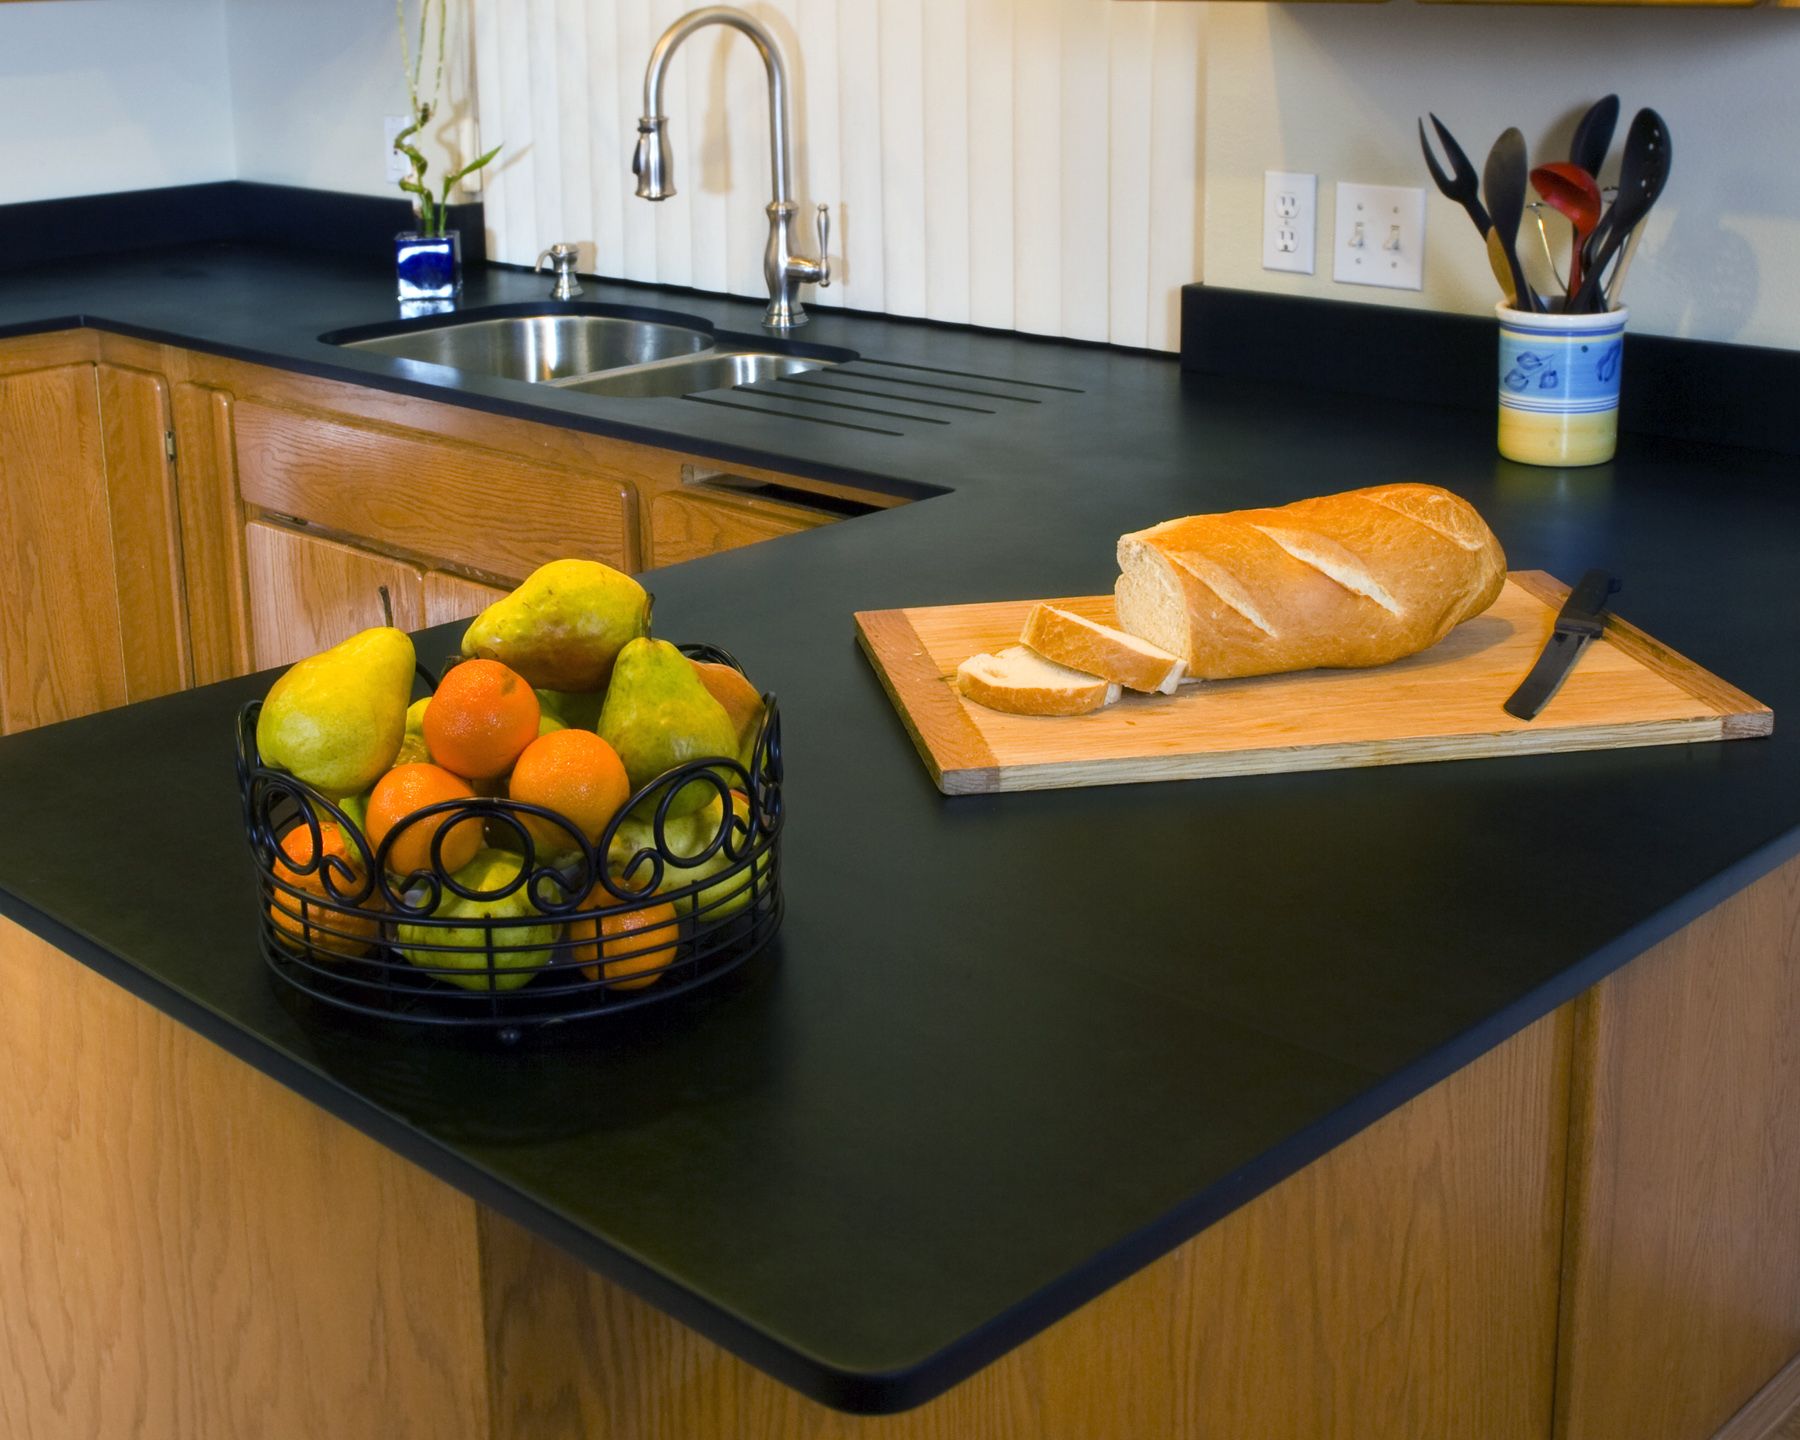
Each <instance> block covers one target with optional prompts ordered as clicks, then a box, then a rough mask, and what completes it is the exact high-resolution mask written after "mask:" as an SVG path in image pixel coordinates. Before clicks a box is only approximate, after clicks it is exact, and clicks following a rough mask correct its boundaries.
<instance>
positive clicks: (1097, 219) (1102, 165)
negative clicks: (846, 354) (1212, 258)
mask: <svg viewBox="0 0 1800 1440" xmlns="http://www.w3.org/2000/svg"><path fill="white" fill-rule="evenodd" d="M473 3H474V39H475V43H474V47H473V49H474V56H475V71H476V75H475V85H476V94H477V102H478V109H479V113H480V115H481V129H482V136H481V139H482V144H483V145H484V146H487V145H493V144H497V143H501V142H504V144H505V146H506V148H505V150H504V151H503V152H502V156H503V159H504V162H505V163H504V164H501V165H499V166H498V167H497V168H496V169H495V170H494V171H493V173H492V174H491V175H490V176H489V177H488V179H487V182H486V187H485V191H484V194H483V198H484V199H485V201H486V202H487V216H488V225H489V230H490V234H489V248H490V253H491V254H493V255H495V256H496V257H497V258H499V259H501V260H507V261H513V262H518V263H523V264H530V263H532V262H533V261H534V260H535V259H536V257H537V255H538V253H539V252H540V251H541V250H543V249H544V248H545V247H547V246H549V245H551V244H553V243H555V242H556V241H560V240H573V241H576V242H578V243H580V244H581V245H582V246H583V252H582V269H583V270H584V271H592V272H595V273H598V274H601V275H609V276H622V277H624V278H627V279H632V280H645V281H655V282H659V283H662V284H671V285H692V286H696V287H698V288H700V289H703V290H715V291H728V292H730V293H731V294H734V295H744V296H750V297H755V298H763V297H765V296H766V294H767V290H766V288H765V287H764V284H763V278H762V253H763V245H764V242H765V240H766V239H767V235H768V221H767V218H766V216H765V215H764V213H763V207H764V206H765V205H766V204H767V203H768V201H769V194H770V191H769V130H768V93H767V86H766V82H765V79H764V72H763V68H762V63H761V61H760V60H759V59H758V58H757V55H756V51H755V48H754V47H753V46H752V45H751V44H750V43H749V42H748V40H747V39H746V38H745V37H744V36H743V35H741V34H739V33H737V32H736V31H732V30H729V29H726V28H724V27H716V28H713V29H710V30H703V31H701V32H700V33H698V34H697V35H694V36H692V37H691V38H690V39H689V40H688V41H687V42H686V44H684V45H683V46H682V48H681V50H680V51H679V52H678V53H677V55H676V58H675V61H674V63H673V64H672V65H671V67H670V70H669V76H668V85H667V88H666V90H665V102H664V108H665V110H666V111H667V113H668V115H669V130H670V140H671V145H672V147H673V151H674V157H675V185H676V194H675V196H674V197H673V198H672V199H669V200H665V201H662V202H661V203H659V204H651V203H650V202H649V201H645V200H639V199H637V198H636V196H635V195H634V194H633V193H632V186H633V179H632V175H631V152H632V146H633V144H634V142H635V140H636V138H637V117H638V115H639V114H640V113H641V111H642V108H643V84H644V67H645V65H646V63H647V62H648V60H649V58H650V47H651V46H652V45H653V44H654V43H655V40H656V37H657V36H658V35H660V34H661V33H662V31H663V30H664V29H665V28H666V27H667V26H668V25H669V24H670V23H671V22H672V21H674V20H675V19H676V18H678V17H679V16H680V15H681V14H683V13H684V12H685V11H686V10H688V9H691V8H693V7H692V5H691V3H684V0H473ZM744 8H746V9H748V10H749V11H750V12H751V13H752V14H753V15H755V16H756V17H757V18H758V19H759V20H761V21H762V22H763V23H764V24H765V25H767V26H768V27H769V29H770V30H772V31H773V32H774V33H775V35H776V37H777V38H778V39H779V40H780V42H781V45H782V49H783V51H784V53H785V55H786V56H787V61H788V69H789V78H790V81H791V83H792V90H793V95H792V105H793V116H792V136H793V147H794V176H795V186H796V188H797V189H798V191H799V193H798V195H797V196H796V197H795V198H796V199H797V200H799V202H800V205H801V216H800V223H799V228H798V239H799V241H800V245H799V248H800V249H801V250H802V252H803V253H807V254H811V253H812V252H813V249H814V240H813V236H812V213H813V210H814V207H815V206H816V205H817V204H818V203H819V202H821V201H823V202H825V203H827V204H829V205H830V206H831V223H832V231H831V253H832V257H833V279H832V284H831V286H830V288H829V289H826V290H813V289H811V288H810V287H809V289H808V290H807V291H805V292H804V295H805V298H806V303H807V304H808V305H819V306H828V305H847V306H851V307H854V308H856V309H859V310H879V311H886V312H888V313H890V314H895V315H918V316H927V317H929V318H931V319H934V320H946V321H953V322H968V323H973V324H977V325H989V326H996V327H999V328H1002V329H1009V330H1025V331H1030V332H1032V333H1036V334H1045V335H1066V336H1071V337H1074V338H1077V339H1083V340H1106V341H1111V342H1112V343H1114V344H1119V345H1134V346H1146V347H1150V348H1154V349H1162V350H1173V349H1175V348H1177V345H1178V343H1179V330H1178V313H1177V312H1178V299H1179V290H1180V287H1181V285H1182V284H1184V283H1185V282H1187V281H1190V280H1195V279H1198V278H1199V277H1200V273H1201V270H1200V261H1201V257H1200V236H1201V226H1200V224H1199V207H1200V166H1201V160H1202V154H1203V145H1202V136H1201V134H1200V128H1201V124H1202V119H1203V115H1204V70H1205V54H1204V49H1203V40H1204V36H1203V33H1202V27H1203V25H1204V24H1205V12H1206V10H1207V9H1208V7H1207V6H1204V5H1186V4H1182V5H1162V4H1154V3H1136V4H1120V3H1115V0H767V3H756V4H750V5H747V6H745V7H744Z"/></svg>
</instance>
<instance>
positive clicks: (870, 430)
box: [681, 395, 906, 440]
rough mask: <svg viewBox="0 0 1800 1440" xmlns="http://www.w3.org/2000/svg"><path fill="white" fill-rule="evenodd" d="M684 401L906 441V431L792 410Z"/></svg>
mask: <svg viewBox="0 0 1800 1440" xmlns="http://www.w3.org/2000/svg"><path fill="white" fill-rule="evenodd" d="M681 398H682V399H683V400H691V401H693V402H694V404H696V405H717V406H718V407H719V408H720V409H721V410H747V411H749V412H750V413H751V414H752V415H767V416H769V417H771V418H773V419H776V420H798V421H799V422H800V423H801V424H803V425H834V426H836V427H837V428H838V429H839V430H861V431H862V432H863V433H864V434H866V435H892V436H893V437H894V438H895V439H896V440H904V439H905V438H906V432H905V431H904V430H881V429H878V428H877V427H875V426H873V425H857V424H855V423H853V422H852V421H849V420H827V419H826V418H825V417H824V416H823V415H796V414H794V413H793V411H791V410H765V409H763V407H762V406H760V405H743V404H740V403H738V402H737V401H736V400H715V399H714V398H713V397H712V396H710V395H683V396H682V397H681Z"/></svg>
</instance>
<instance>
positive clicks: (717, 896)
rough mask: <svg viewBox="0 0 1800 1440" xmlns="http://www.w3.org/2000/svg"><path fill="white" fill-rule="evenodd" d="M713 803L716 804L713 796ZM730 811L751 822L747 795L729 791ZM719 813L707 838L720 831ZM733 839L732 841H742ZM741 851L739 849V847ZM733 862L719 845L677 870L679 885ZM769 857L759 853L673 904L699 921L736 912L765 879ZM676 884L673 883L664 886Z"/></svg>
mask: <svg viewBox="0 0 1800 1440" xmlns="http://www.w3.org/2000/svg"><path fill="white" fill-rule="evenodd" d="M714 804H715V805H716V804H718V802H717V801H716V800H715V801H714ZM731 813H732V817H733V819H734V820H736V821H738V822H741V823H742V824H743V825H745V826H748V825H749V823H750V799H749V797H748V796H747V795H745V794H744V793H743V792H742V791H739V790H733V791H732V792H731ZM719 819H720V817H719V816H718V815H716V814H715V815H714V817H713V828H712V829H711V830H709V831H708V832H707V835H706V838H707V839H711V838H712V836H714V835H716V834H718V833H719V831H718V827H719ZM741 843H744V842H740V841H739V840H734V841H733V844H741ZM739 853H740V854H741V853H742V851H741V849H740V852H739ZM735 863H736V862H735V861H733V860H732V859H731V857H730V856H728V855H727V854H726V853H725V847H724V846H722V845H721V846H720V847H719V850H718V853H717V854H715V855H713V856H712V857H711V858H710V859H708V860H703V861H701V862H700V864H699V865H698V866H696V867H695V868H694V869H692V870H684V871H680V872H678V873H679V874H680V876H681V880H680V884H681V885H691V884H693V882H694V881H696V880H704V879H706V878H707V877H708V876H712V875H717V874H718V873H719V872H720V871H721V870H726V869H729V868H730V867H731V866H732V865H733V864H735ZM771 863H772V862H771V861H770V859H769V857H768V856H766V855H759V856H757V857H756V858H755V859H754V860H752V861H751V862H750V864H749V865H748V866H747V867H746V868H744V869H742V870H739V871H738V872H737V873H736V874H734V875H730V876H727V877H726V878H725V879H723V880H721V881H720V882H719V883H718V884H717V885H708V886H707V887H706V888H705V889H704V890H702V891H701V892H700V893H699V894H698V895H692V896H689V897H688V898H687V899H685V900H677V901H676V902H675V908H676V910H677V911H679V912H680V913H681V914H683V915H692V916H694V917H695V918H696V919H697V920H699V921H700V922H701V923H702V924H705V923H706V922H707V921H710V920H723V919H724V918H725V917H726V916H728V915H735V914H737V913H738V911H740V910H742V909H743V908H744V907H745V906H746V905H748V904H749V903H750V897H751V894H752V893H753V891H754V890H755V888H756V886H757V885H758V884H759V883H766V877H767V876H768V873H769V867H770V865H771ZM667 888H670V889H674V888H678V887H675V886H670V887H667Z"/></svg>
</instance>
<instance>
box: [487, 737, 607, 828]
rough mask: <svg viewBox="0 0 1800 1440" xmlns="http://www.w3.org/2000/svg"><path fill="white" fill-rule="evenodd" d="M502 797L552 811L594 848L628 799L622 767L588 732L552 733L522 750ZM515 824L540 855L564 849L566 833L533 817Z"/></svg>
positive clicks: (523, 818) (522, 817)
mask: <svg viewBox="0 0 1800 1440" xmlns="http://www.w3.org/2000/svg"><path fill="white" fill-rule="evenodd" d="M506 793H507V794H508V795H510V796H511V797H512V798H513V799H514V800H522V801H524V802H525V803H526V804H527V805H542V806H543V807H544V808H545V809H546V810H554V811H555V812H556V813H557V814H558V815H561V816H562V817H563V818H564V819H565V820H567V821H568V822H569V823H570V824H571V825H573V826H574V827H575V828H576V829H577V830H579V831H580V832H581V833H582V834H583V835H585V836H586V837H587V839H588V843H589V844H592V843H594V842H595V841H597V840H598V839H599V838H600V836H601V834H602V832H604V831H605V829H606V825H607V822H608V821H609V820H611V819H612V818H613V816H615V815H617V814H618V813H619V811H620V810H621V809H622V808H623V807H624V804H625V802H626V801H627V800H629V799H630V798H631V780H630V779H629V778H628V777H627V776H626V774H625V762H624V761H623V760H621V759H620V758H619V752H618V751H616V750H614V749H613V747H612V746H610V745H608V744H607V743H606V742H605V741H604V740H602V739H601V738H600V737H599V736H598V735H596V734H595V733H594V732H593V731H592V730H552V731H551V732H550V733H549V734H548V735H541V736H539V737H538V738H537V739H536V740H533V741H532V742H531V744H529V745H527V746H526V747H525V753H524V754H523V755H521V756H519V759H518V763H517V764H515V765H514V766H513V772H512V779H511V780H509V781H508V782H507V787H506ZM519 819H520V820H521V821H522V822H523V823H524V826H525V828H526V829H527V830H528V831H530V832H531V839H532V842H533V843H534V844H535V845H536V846H537V850H538V853H539V855H541V856H548V855H552V854H554V853H556V852H557V851H559V850H568V849H570V848H571V846H570V844H569V836H568V832H567V831H565V830H563V829H561V828H560V827H558V826H556V825H552V824H550V823H549V822H548V821H545V820H539V819H538V818H537V817H536V816H533V815H521V816H519Z"/></svg>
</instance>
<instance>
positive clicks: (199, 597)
mask: <svg viewBox="0 0 1800 1440" xmlns="http://www.w3.org/2000/svg"><path fill="white" fill-rule="evenodd" d="M0 439H4V442H5V444H4V453H0V482H3V485H0V488H3V490H4V495H0V505H3V506H4V507H5V508H4V509H0V522H3V523H4V532H3V533H4V534H5V535H6V536H7V537H8V539H9V540H12V539H13V537H17V540H16V542H15V543H14V544H13V552H14V553H13V554H11V555H10V556H7V557H0V598H3V599H4V608H3V609H0V637H3V638H4V639H5V641H6V650H5V654H4V656H3V657H0V690H3V692H4V693H0V728H9V729H18V728H22V727H23V726H26V725H33V724H41V723H43V722H45V721H47V720H53V719H62V718H65V717H67V716H70V715H77V714H82V713H85V712H87V711H90V710H97V709H103V708H105V707H107V706H111V705H120V704H124V703H125V702H127V701H129V700H137V699H144V698H147V697H149V696H151V695H158V694H162V693H164V692H166V691H168V690H173V689H177V688H180V687H181V686H183V685H187V684H193V683H199V684H206V683H210V682H212V681H216V680H223V679H226V678H229V677H230V676H233V675H239V674H243V673H245V672H246V671H248V670H251V669H254V668H264V667H268V666H271V665H278V664H285V663H288V662H291V661H292V660H295V659H298V658H300V657H302V656H304V655H307V654H311V653H314V652H315V651H317V650H319V649H322V648H324V647H325V646H328V645H332V644H335V643H337V642H338V641H339V640H341V639H343V638H344V637H345V636H347V635H349V634H353V633H354V632H355V631H356V630H359V629H363V628H366V627H367V626H369V625H372V624H375V623H378V621H379V618H380V616H381V613H382V612H381V610H380V606H379V601H378V599H377V595H378V592H379V589H380V587H381V586H383V585H386V586H387V588H388V592H389V596H390V599H391V601H392V604H393V607H394V621H395V623H396V624H398V625H401V626H403V627H407V628H414V629H416V628H420V627H423V626H426V625H435V624H447V623H450V622H452V621H455V620H460V619H466V618H468V617H469V616H471V615H474V614H476V613H477V612H479V611H480V610H481V609H483V608H485V607H486V606H487V605H488V604H490V603H492V601H493V600H494V599H496V598H498V597H499V596H500V595H502V594H504V593H505V592H506V591H507V590H508V589H510V588H511V587H512V586H513V585H515V584H517V583H518V582H519V581H520V580H522V579H524V578H525V576H527V575H529V574H530V573H531V572H532V571H533V570H535V569H536V568H537V567H538V566H540V565H542V564H544V563H545V562H547V561H550V560H556V559H562V558H565V557H568V556H579V557H584V558H589V559H594V560H600V561H604V562H605V563H607V564H609V565H614V566H617V567H618V568H619V569H622V570H626V571H637V570H640V569H642V568H644V567H646V566H648V565H671V564H676V563H679V562H681V561H683V560H690V559H694V558H696V557H698V556H702V555H708V554H712V553H714V552H715V551H719V550H727V549H732V548H735V547H737V546H740V545H748V544H754V543H756V542H757V541H760V540H766V539H770V538H772V537H774V536H778V535H789V534H793V533H795V532H797V531H802V530H809V529H812V528H814V527H816V526H819V525H825V524H829V523H831V522H833V521H835V520H841V519H844V518H847V517H849V516H852V515H857V514H861V513H864V512H866V511H868V510H872V509H876V508H880V507H882V506H886V505H892V504H897V503H902V502H900V501H898V500H897V499H895V498H894V497H891V496H882V495H878V494H864V493H863V492H860V491H857V490H855V489H853V488H850V487H847V486H845V485H842V484H838V483H834V482H829V481H816V480H810V479H800V478H796V477H793V476H788V475H783V474H780V473H778V472H772V471H764V470H758V469H754V468H751V469H743V468H741V467H740V468H739V470H738V471H737V472H736V473H733V474H729V475H723V474H720V473H719V472H718V471H717V469H716V467H715V466H713V465H711V464H709V463H708V462H706V461H703V460H701V459H700V458H698V457H695V456H691V455H686V454H683V453H681V452H679V451H674V450H665V449H661V448H658V447H654V446H646V445H638V444H634V443H631V442H628V441H623V440H614V439H609V438H606V437H602V436H596V435H590V434H587V433H585V432H582V431H577V430H569V429H565V428H563V427H561V426H556V425H545V424H539V423H534V422H531V421H524V420H514V419H507V418H503V417H499V416H494V415H489V414H486V413H483V412H480V411H476V410H471V409H469V408H467V407H465V406H460V405H452V404H445V403H441V402H437V401H433V400H424V399H420V398H418V397H416V396H410V395H398V394H394V393H392V392H389V391H382V390H373V389H369V388H366V387H363V386H358V385H349V384H343V383H339V382H334V381H328V380H320V379H317V378H314V377H310V376H302V375H295V374H290V373H288V372H285V371H279V370H272V369H268V368H266V367H263V366H256V365H246V364H243V363H242V362H239V361H233V360H225V359H221V358H219V357H216V356H209V355H202V354H199V353H196V352H192V351H187V350H182V349H178V348H175V347H171V346H162V345H155V344H150V343H148V342H145V341H141V340H133V339H130V338H128V337H124V336H117V335H108V334H105V333H103V332H99V331H93V330H77V331H69V332H65V333H63V334H59V335H50V336H35V337H30V338H27V339H23V340H9V341H5V342H0ZM96 597H99V598H98V599H97V598H96Z"/></svg>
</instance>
